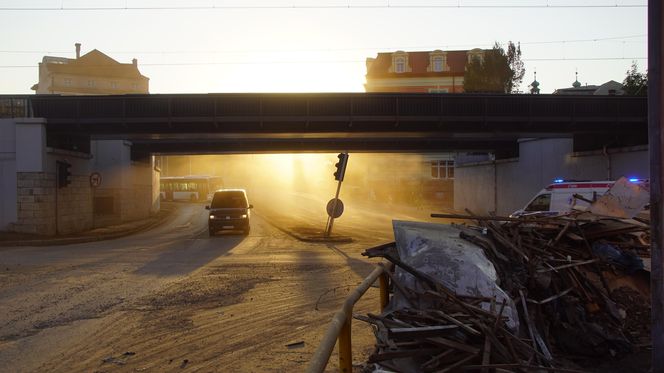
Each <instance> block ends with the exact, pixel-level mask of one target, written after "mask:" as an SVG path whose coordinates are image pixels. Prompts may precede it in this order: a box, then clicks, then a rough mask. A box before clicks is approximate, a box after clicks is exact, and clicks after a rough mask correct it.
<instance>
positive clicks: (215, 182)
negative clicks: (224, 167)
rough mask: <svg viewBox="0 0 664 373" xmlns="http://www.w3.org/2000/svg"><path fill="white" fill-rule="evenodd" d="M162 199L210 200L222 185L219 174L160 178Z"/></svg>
mask: <svg viewBox="0 0 664 373" xmlns="http://www.w3.org/2000/svg"><path fill="white" fill-rule="evenodd" d="M159 184H160V193H161V200H162V201H190V202H196V201H209V200H211V199H212V194H214V191H215V190H217V189H220V188H221V187H222V180H221V178H220V177H218V176H205V175H190V176H164V177H162V178H161V179H160V180H159Z"/></svg>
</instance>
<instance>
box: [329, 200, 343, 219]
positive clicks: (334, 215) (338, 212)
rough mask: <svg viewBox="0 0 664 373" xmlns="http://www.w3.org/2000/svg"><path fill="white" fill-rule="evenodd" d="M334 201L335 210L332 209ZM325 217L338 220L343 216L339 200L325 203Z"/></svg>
mask: <svg viewBox="0 0 664 373" xmlns="http://www.w3.org/2000/svg"><path fill="white" fill-rule="evenodd" d="M334 201H336V202H337V206H336V209H335V208H334ZM326 209H327V215H329V216H330V217H331V218H335V219H336V218H338V217H340V216H341V214H343V212H344V203H343V202H341V200H340V199H338V198H332V199H331V200H330V202H328V203H327V208H326ZM335 210H336V211H335Z"/></svg>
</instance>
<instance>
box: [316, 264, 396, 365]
mask: <svg viewBox="0 0 664 373" xmlns="http://www.w3.org/2000/svg"><path fill="white" fill-rule="evenodd" d="M391 269H392V264H391V263H386V264H381V265H379V266H377V267H376V268H375V269H374V270H373V271H372V272H371V274H370V275H369V276H368V277H367V278H365V279H364V281H362V283H361V284H360V285H359V286H358V287H357V289H355V290H354V291H353V292H351V294H350V295H349V296H348V298H346V301H344V305H343V307H342V308H341V309H340V310H339V311H337V313H335V314H334V317H333V318H332V322H331V324H330V326H329V327H328V329H327V332H326V333H325V335H324V336H323V339H322V340H321V342H320V345H319V346H318V348H317V349H316V351H315V352H314V354H313V356H312V357H311V361H310V362H309V366H308V367H307V370H306V372H307V373H321V372H323V371H324V370H325V366H326V365H327V362H328V360H329V359H330V355H331V354H332V350H333V349H334V346H335V344H336V345H337V346H338V353H339V371H340V372H344V373H352V371H353V350H352V344H351V343H352V340H351V322H352V320H353V306H354V305H355V302H357V301H358V300H359V299H360V298H361V297H362V295H363V294H364V293H365V292H366V291H367V290H368V289H369V288H370V287H371V285H373V284H374V283H375V282H376V280H378V279H379V278H380V280H379V281H380V284H381V296H380V300H381V308H383V301H384V299H383V292H384V291H385V293H387V285H388V284H389V282H388V281H387V280H383V278H382V277H381V275H384V272H385V271H390V270H391ZM383 289H385V290H383Z"/></svg>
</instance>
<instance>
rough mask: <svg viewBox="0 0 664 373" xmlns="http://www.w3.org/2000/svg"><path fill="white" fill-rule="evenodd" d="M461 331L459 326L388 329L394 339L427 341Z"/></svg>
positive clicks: (389, 334)
mask: <svg viewBox="0 0 664 373" xmlns="http://www.w3.org/2000/svg"><path fill="white" fill-rule="evenodd" d="M456 329H459V327H458V326H457V325H438V326H420V327H412V328H392V329H388V336H389V337H390V338H393V339H409V338H410V339H425V338H429V337H435V336H439V335H445V334H448V333H449V332H450V331H454V330H456Z"/></svg>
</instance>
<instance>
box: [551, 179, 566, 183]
mask: <svg viewBox="0 0 664 373" xmlns="http://www.w3.org/2000/svg"><path fill="white" fill-rule="evenodd" d="M553 182H554V183H556V184H558V183H564V182H565V180H563V179H554V180H553Z"/></svg>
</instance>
